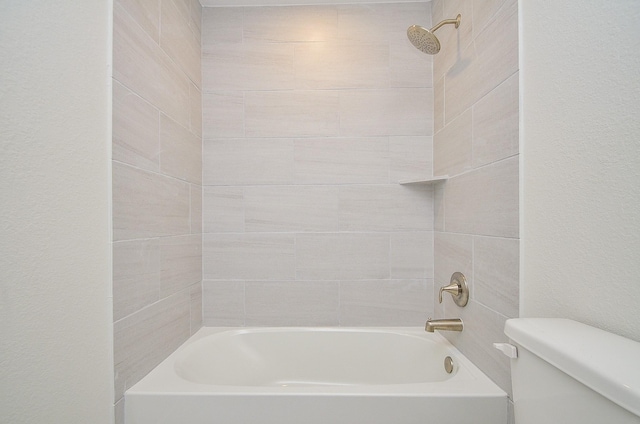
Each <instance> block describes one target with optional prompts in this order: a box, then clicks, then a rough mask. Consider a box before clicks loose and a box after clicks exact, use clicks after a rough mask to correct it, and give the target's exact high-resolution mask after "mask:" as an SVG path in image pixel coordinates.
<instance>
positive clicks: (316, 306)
mask: <svg viewBox="0 0 640 424" xmlns="http://www.w3.org/2000/svg"><path fill="white" fill-rule="evenodd" d="M339 304H340V296H339V284H338V282H337V281H304V282H296V281H285V282H279V281H247V282H245V309H246V315H245V323H246V325H247V326H252V325H259V326H304V325H312V326H318V325H323V326H328V325H338V305H339Z"/></svg>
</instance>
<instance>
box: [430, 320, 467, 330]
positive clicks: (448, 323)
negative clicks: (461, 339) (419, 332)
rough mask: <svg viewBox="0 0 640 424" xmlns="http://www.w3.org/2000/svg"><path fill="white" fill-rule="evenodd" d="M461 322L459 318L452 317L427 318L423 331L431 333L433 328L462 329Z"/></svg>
mask: <svg viewBox="0 0 640 424" xmlns="http://www.w3.org/2000/svg"><path fill="white" fill-rule="evenodd" d="M462 328H463V324H462V320H461V319H460V318H453V319H431V318H429V319H428V320H427V323H426V324H425V326H424V331H428V332H429V333H433V332H434V331H435V330H447V331H462Z"/></svg>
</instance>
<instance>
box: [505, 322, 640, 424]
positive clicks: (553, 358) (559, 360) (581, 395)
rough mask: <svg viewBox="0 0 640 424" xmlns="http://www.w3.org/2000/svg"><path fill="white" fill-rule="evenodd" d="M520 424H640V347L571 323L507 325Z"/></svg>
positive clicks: (514, 396) (509, 323) (636, 343)
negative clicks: (514, 350) (514, 355)
mask: <svg viewBox="0 0 640 424" xmlns="http://www.w3.org/2000/svg"><path fill="white" fill-rule="evenodd" d="M504 332H505V334H506V335H507V336H508V337H509V339H510V340H511V343H512V344H513V345H514V346H516V347H517V358H512V359H511V380H512V385H513V402H514V411H515V420H516V421H515V422H516V424H561V423H562V424H574V423H575V424H578V423H580V424H596V423H597V424H627V423H634V424H640V343H638V342H635V341H633V340H629V339H626V338H624V337H621V336H618V335H615V334H612V333H608V332H606V331H603V330H600V329H597V328H594V327H590V326H588V325H585V324H581V323H579V322H576V321H572V320H568V319H557V318H518V319H510V320H507V322H506V324H505V331H504Z"/></svg>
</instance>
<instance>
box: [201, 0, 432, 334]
mask: <svg viewBox="0 0 640 424" xmlns="http://www.w3.org/2000/svg"><path fill="white" fill-rule="evenodd" d="M419 16H423V18H420V22H416V19H417V18H416V17H419ZM414 23H421V24H424V25H427V26H428V25H429V23H430V20H429V5H428V4H427V3H401V4H368V5H339V6H334V5H324V6H291V7H289V6H285V7H238V8H210V9H207V10H205V12H204V16H203V27H202V54H203V59H202V60H203V73H202V77H203V90H202V91H203V95H202V101H203V109H204V117H203V125H204V138H205V141H204V146H203V155H204V160H203V185H204V189H203V191H204V204H203V222H204V231H205V233H206V234H205V236H204V245H203V252H204V258H203V266H204V274H205V275H204V276H205V283H204V291H203V302H204V309H203V314H204V317H205V318H204V321H205V323H207V324H208V325H337V324H341V322H340V321H339V319H338V318H339V312H343V313H347V314H349V313H351V312H349V310H348V309H344V308H342V309H341V310H339V309H338V307H339V297H338V295H339V293H338V292H339V290H338V287H339V285H340V281H348V282H357V281H359V280H368V281H373V283H372V284H370V285H369V286H368V287H369V288H371V289H375V290H376V294H375V295H374V294H372V297H371V298H370V299H373V300H372V302H373V303H372V304H371V305H372V306H371V308H370V307H369V306H368V305H369V304H359V303H358V302H357V300H356V299H355V298H354V302H353V303H352V306H353V311H352V312H353V314H352V315H350V316H352V317H354V319H358V320H364V321H366V320H367V319H370V320H373V319H374V318H373V315H374V314H375V311H376V308H378V306H376V302H378V301H377V300H375V299H382V298H384V297H385V296H386V297H388V298H389V301H390V303H389V304H388V308H387V307H386V306H382V309H379V311H382V310H384V312H385V313H384V314H383V315H382V316H384V318H380V317H378V318H379V319H378V321H376V322H383V321H386V322H388V323H389V324H390V325H396V323H400V322H404V323H406V322H410V321H409V320H408V319H405V318H406V317H408V316H417V313H416V311H417V307H415V306H414V305H413V304H411V302H410V301H407V302H406V301H405V300H403V299H404V298H403V297H402V296H405V297H406V296H409V297H410V296H413V295H414V294H416V293H417V292H418V291H419V290H423V289H424V285H425V284H424V282H425V281H426V282H427V283H426V284H427V285H429V284H431V283H430V282H431V279H432V277H433V258H432V251H433V232H432V229H433V225H432V221H433V202H432V201H431V196H432V188H430V187H428V186H400V185H398V181H400V180H403V179H406V180H409V179H418V178H424V177H427V176H430V175H431V173H432V165H431V164H432V154H431V146H432V142H433V138H432V136H433V128H432V111H433V104H432V103H433V102H432V94H433V83H432V78H431V74H432V72H431V68H432V58H431V57H430V56H427V55H424V54H423V53H421V52H419V51H418V50H416V49H415V48H413V46H411V44H410V42H409V41H408V40H407V38H406V29H407V27H408V26H409V25H412V24H414ZM372 29H373V30H372ZM192 132H193V131H192ZM391 281H393V282H394V284H395V285H393V284H391V285H390V284H387V283H389V282H391ZM416 281H418V282H419V283H415V282H416ZM356 286H357V287H358V290H367V288H366V287H365V286H360V285H356ZM356 286H353V287H356ZM393 287H397V288H398V294H400V293H402V295H400V297H394V296H393V295H387V293H389V292H391V291H392V290H393ZM407 287H411V288H413V289H407V290H405V288H407ZM417 287H420V289H419V290H418V291H416V290H417ZM414 289H416V290H414ZM412 290H413V291H412ZM432 291H433V290H432V287H431V286H430V285H429V288H427V289H424V293H426V294H427V298H426V299H427V301H428V298H430V297H431V296H432ZM350 293H352V294H353V295H354V296H356V294H357V291H356V290H353V291H351V292H350ZM420 293H423V292H422V291H420ZM375 296H378V298H376V297H375ZM423 300H424V299H423ZM414 301H415V299H414ZM424 307H426V308H427V310H426V311H424V313H425V314H428V313H429V308H431V305H429V304H427V305H423V308H424ZM358 308H360V309H358ZM385 308H387V309H385ZM356 309H358V310H360V311H363V312H362V313H360V312H358V311H356ZM404 309H406V311H405V312H406V313H405V312H402V311H403V310H404ZM396 313H397V316H396V315H395V314H396ZM345 316H347V315H345ZM394 317H396V318H394ZM397 317H404V318H402V319H401V320H399V319H397ZM420 321H422V318H421V319H420ZM354 322H355V321H354Z"/></svg>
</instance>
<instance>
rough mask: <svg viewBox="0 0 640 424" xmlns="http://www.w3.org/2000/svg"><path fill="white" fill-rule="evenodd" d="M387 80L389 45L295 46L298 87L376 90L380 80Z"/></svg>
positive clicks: (315, 44) (319, 44)
mask: <svg viewBox="0 0 640 424" xmlns="http://www.w3.org/2000/svg"><path fill="white" fill-rule="evenodd" d="M388 80H389V46H388V45H385V44H380V43H367V44H365V43H346V42H343V43H342V44H336V43H305V44H299V45H296V49H295V81H296V87H297V88H300V89H315V90H318V89H340V88H377V87H379V86H380V82H381V81H388Z"/></svg>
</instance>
